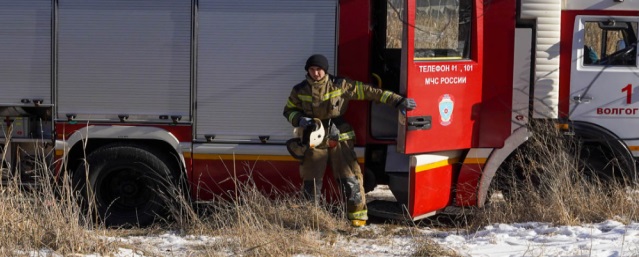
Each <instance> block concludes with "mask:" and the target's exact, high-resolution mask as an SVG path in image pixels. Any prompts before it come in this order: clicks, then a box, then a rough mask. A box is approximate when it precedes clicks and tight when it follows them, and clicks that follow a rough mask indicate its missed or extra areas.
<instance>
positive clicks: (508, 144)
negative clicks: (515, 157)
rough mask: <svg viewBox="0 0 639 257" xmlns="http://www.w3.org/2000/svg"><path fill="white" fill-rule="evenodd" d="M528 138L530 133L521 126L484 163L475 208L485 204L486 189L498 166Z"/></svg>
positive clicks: (488, 187)
mask: <svg viewBox="0 0 639 257" xmlns="http://www.w3.org/2000/svg"><path fill="white" fill-rule="evenodd" d="M529 137H530V132H529V131H528V128H527V127H525V126H522V127H520V128H518V129H516V130H515V131H513V133H512V134H511V135H510V136H509V137H508V138H507V139H506V141H505V142H504V147H502V148H498V149H495V150H494V151H493V152H492V153H491V154H490V156H489V157H488V160H487V161H486V165H485V166H484V172H483V173H482V176H481V179H480V181H479V190H478V192H477V206H478V207H480V208H481V207H483V206H484V204H485V203H486V198H487V196H488V189H490V183H491V182H492V180H493V177H495V173H496V172H497V169H499V166H501V165H502V163H503V162H504V161H505V160H506V158H507V157H508V156H509V155H510V154H511V153H512V152H514V151H515V149H517V148H518V147H519V146H520V145H522V144H523V143H524V142H526V141H527V140H528V138H529Z"/></svg>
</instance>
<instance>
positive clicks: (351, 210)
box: [339, 177, 368, 227]
mask: <svg viewBox="0 0 639 257" xmlns="http://www.w3.org/2000/svg"><path fill="white" fill-rule="evenodd" d="M339 181H340V185H341V187H342V190H343V193H344V196H345V197H346V211H347V212H348V213H347V216H348V219H349V220H350V221H351V225H352V226H353V227H362V226H365V225H366V220H368V210H367V209H366V202H365V200H364V189H363V188H362V185H361V183H360V182H359V179H358V178H357V177H349V178H343V179H340V180H339Z"/></svg>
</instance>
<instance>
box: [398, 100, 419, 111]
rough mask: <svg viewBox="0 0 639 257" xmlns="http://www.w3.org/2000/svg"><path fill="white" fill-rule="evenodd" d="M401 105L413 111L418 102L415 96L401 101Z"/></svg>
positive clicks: (403, 108) (404, 108) (402, 107)
mask: <svg viewBox="0 0 639 257" xmlns="http://www.w3.org/2000/svg"><path fill="white" fill-rule="evenodd" d="M399 107H400V108H401V109H402V110H407V111H411V110H413V109H415V108H416V107H417V103H416V102H415V99H413V98H404V99H402V101H401V102H399Z"/></svg>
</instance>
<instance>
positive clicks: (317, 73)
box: [308, 66, 326, 81]
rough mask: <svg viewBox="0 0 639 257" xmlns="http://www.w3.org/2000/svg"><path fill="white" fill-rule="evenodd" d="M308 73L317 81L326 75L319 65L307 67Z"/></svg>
mask: <svg viewBox="0 0 639 257" xmlns="http://www.w3.org/2000/svg"><path fill="white" fill-rule="evenodd" d="M308 75H309V76H311V78H312V79H313V80H315V81H319V80H321V79H322V78H324V76H326V71H324V70H323V69H322V68H320V67H317V66H311V67H309V68H308Z"/></svg>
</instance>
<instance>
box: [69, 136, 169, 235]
mask: <svg viewBox="0 0 639 257" xmlns="http://www.w3.org/2000/svg"><path fill="white" fill-rule="evenodd" d="M158 156H162V155H157V154H154V153H153V152H152V151H150V150H147V149H145V148H144V147H143V146H138V145H133V144H125V143H116V144H112V145H107V146H104V147H102V148H100V149H98V150H96V151H94V152H92V153H91V154H89V156H88V157H87V163H88V166H89V173H88V176H87V173H86V170H85V165H81V166H80V167H78V169H77V170H76V172H75V173H74V176H73V181H74V185H75V186H76V188H77V189H79V190H80V192H81V194H82V195H83V196H84V199H85V200H87V199H89V197H88V196H89V195H88V192H87V190H86V185H87V184H88V185H90V187H89V189H90V190H91V193H92V194H93V195H92V196H93V199H95V204H96V206H97V207H96V210H97V214H98V215H99V217H100V219H101V220H102V221H103V222H104V223H105V225H106V226H109V227H114V226H147V225H149V224H151V223H153V222H154V221H155V220H156V219H158V218H160V219H161V218H165V217H166V216H167V213H168V209H167V205H168V204H167V200H168V194H167V192H171V191H170V188H171V186H172V181H173V177H174V176H173V174H172V173H171V170H170V169H169V168H168V167H169V166H168V165H167V164H166V163H165V162H163V161H162V159H160V158H161V157H158ZM87 178H88V183H86V182H87Z"/></svg>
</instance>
